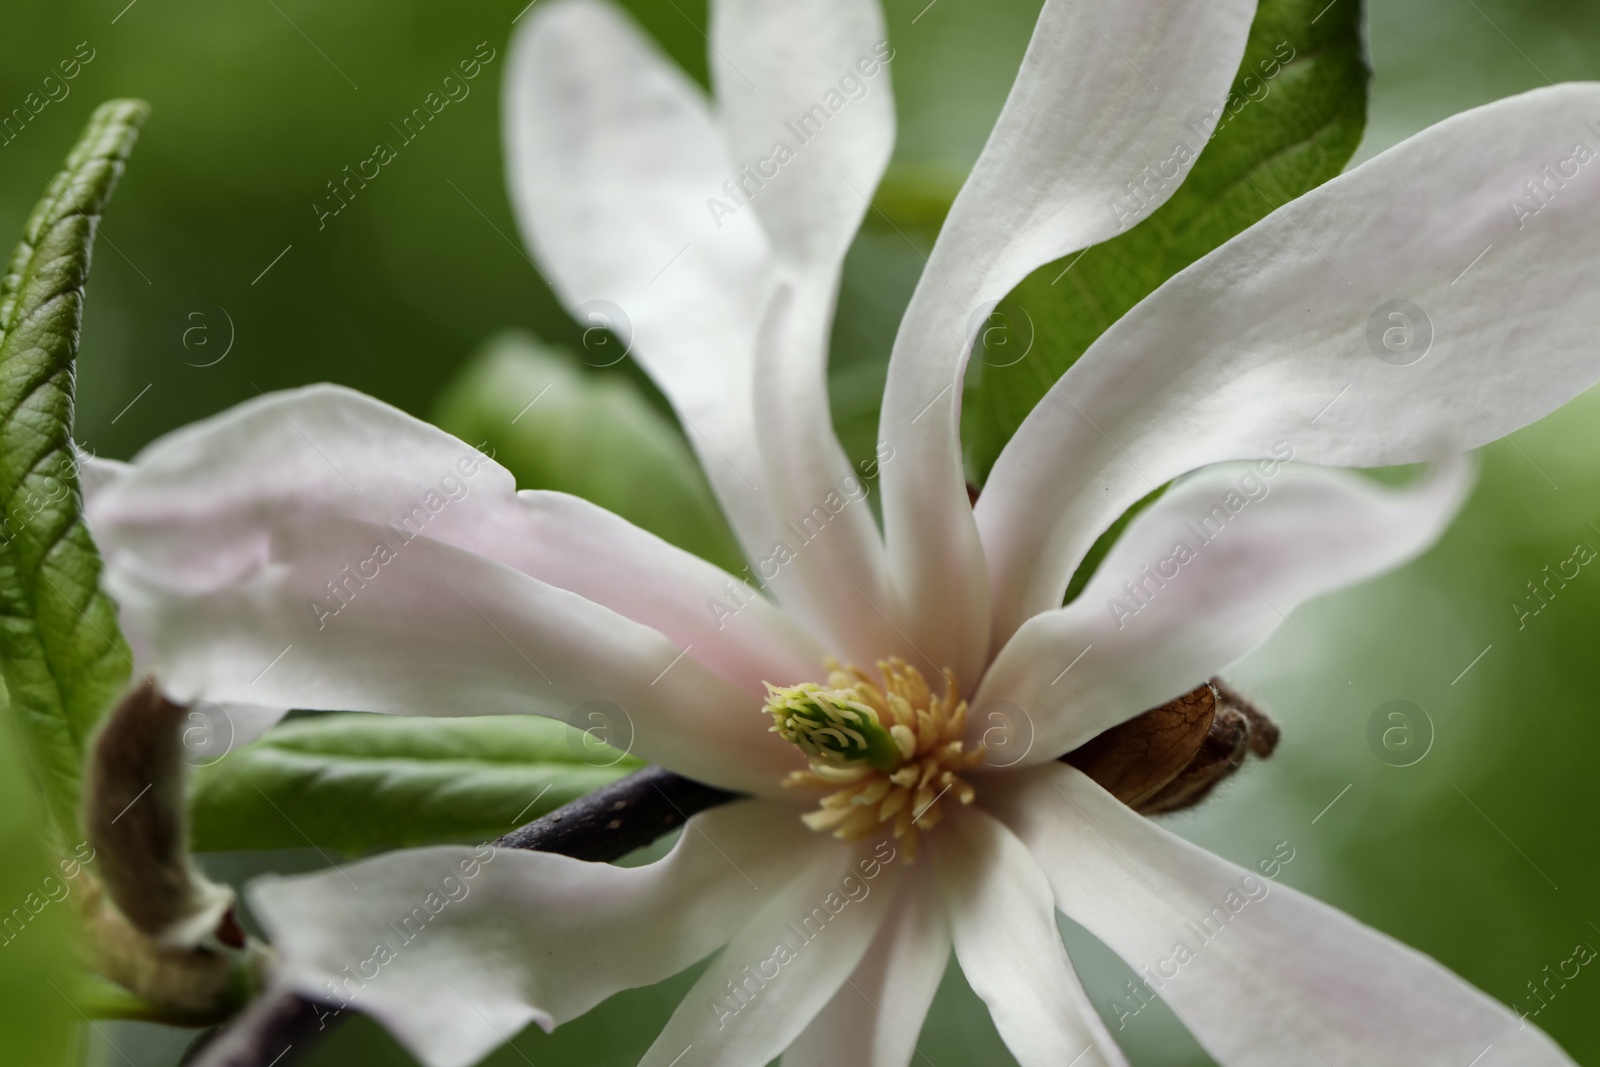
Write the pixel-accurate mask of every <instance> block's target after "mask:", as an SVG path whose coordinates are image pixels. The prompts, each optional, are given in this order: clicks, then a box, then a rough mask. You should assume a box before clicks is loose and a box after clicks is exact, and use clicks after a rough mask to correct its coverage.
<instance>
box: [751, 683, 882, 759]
mask: <svg viewBox="0 0 1600 1067" xmlns="http://www.w3.org/2000/svg"><path fill="white" fill-rule="evenodd" d="M766 710H767V711H770V712H771V713H772V721H773V729H774V730H775V731H777V733H778V736H780V737H782V738H783V739H784V740H785V741H788V742H790V743H791V744H793V745H795V746H797V747H798V748H799V749H800V751H802V752H804V753H805V754H806V755H807V756H808V757H810V758H811V759H812V760H813V761H815V762H818V763H827V764H832V765H833V766H836V767H845V766H849V765H851V764H854V763H866V764H867V765H869V766H871V767H874V768H876V769H877V770H880V771H883V772H884V773H886V774H887V773H890V772H892V771H894V770H895V769H896V768H898V767H899V766H900V764H901V763H902V762H904V760H903V758H902V757H901V754H900V746H899V745H898V744H896V743H895V739H894V737H893V736H892V735H891V734H890V733H889V730H888V729H887V728H886V727H885V726H884V725H883V724H882V723H881V722H879V721H878V713H877V712H875V711H873V710H872V709H871V708H869V707H867V706H866V705H865V704H863V703H861V702H860V701H857V700H852V699H851V698H850V694H849V693H848V691H841V690H837V689H824V688H822V687H821V686H819V685H816V684H814V683H812V682H803V683H801V684H800V685H795V686H790V687H788V688H787V689H779V688H777V687H776V686H773V685H770V684H769V685H768V686H767V704H766Z"/></svg>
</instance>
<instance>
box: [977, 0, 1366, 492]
mask: <svg viewBox="0 0 1600 1067" xmlns="http://www.w3.org/2000/svg"><path fill="white" fill-rule="evenodd" d="M1370 76H1371V71H1370V69H1369V68H1368V66H1367V59H1366V52H1365V44H1364V42H1363V39H1362V6H1361V5H1360V4H1359V3H1357V2H1354V0H1345V2H1343V3H1336V4H1329V3H1328V2H1327V0H1262V2H1261V5H1260V7H1259V8H1258V9H1257V12H1256V18H1255V22H1254V24H1253V25H1252V26H1251V29H1250V39H1249V43H1248V44H1247V45H1246V48H1245V54H1244V60H1243V62H1242V63H1241V64H1240V67H1239V74H1238V76H1237V78H1236V79H1235V80H1234V84H1233V92H1232V95H1230V96H1229V98H1228V102H1227V104H1226V105H1224V108H1223V110H1222V114H1221V116H1220V117H1219V118H1217V119H1216V120H1215V121H1216V132H1215V134H1214V136H1212V137H1211V139H1210V141H1209V142H1205V143H1204V150H1203V151H1202V152H1201V153H1200V157H1199V159H1198V160H1197V161H1196V162H1195V163H1194V164H1193V166H1192V168H1191V170H1190V172H1189V176H1188V178H1187V179H1186V180H1184V182H1183V184H1182V186H1180V187H1179V188H1178V191H1177V192H1176V193H1174V194H1173V196H1172V198H1171V199H1170V200H1168V201H1167V202H1166V203H1165V204H1163V205H1161V207H1159V208H1158V209H1156V210H1155V211H1154V212H1152V213H1150V214H1149V215H1148V217H1144V218H1142V219H1140V221H1137V222H1134V221H1133V220H1134V219H1135V218H1139V215H1140V212H1139V209H1138V202H1137V201H1136V200H1134V199H1132V198H1130V197H1129V196H1126V195H1124V196H1122V197H1120V198H1119V199H1120V201H1121V203H1122V204H1123V208H1122V209H1118V208H1114V207H1113V206H1112V200H1111V198H1109V197H1108V203H1107V210H1108V211H1112V212H1113V213H1116V214H1118V215H1119V217H1122V218H1125V219H1127V220H1128V221H1129V223H1130V225H1131V228H1130V229H1128V230H1127V231H1126V232H1124V233H1122V234H1120V235H1119V236H1117V237H1115V238H1113V239H1111V240H1109V241H1106V242H1105V243H1103V244H1100V245H1096V246H1094V247H1092V248H1090V249H1088V250H1087V251H1085V252H1084V253H1082V255H1081V256H1076V255H1074V256H1069V257H1066V258H1064V259H1062V260H1058V261H1057V262H1054V263H1049V264H1046V265H1045V266H1043V267H1041V268H1039V269H1038V270H1037V271H1035V272H1034V273H1033V274H1031V275H1029V276H1028V277H1027V278H1026V279H1024V280H1023V282H1022V284H1020V285H1018V286H1017V287H1016V289H1014V290H1013V291H1012V292H1011V293H1010V295H1008V296H1007V297H1006V299H1005V300H1003V301H1001V303H1000V305H999V307H998V308H997V309H996V312H995V315H994V316H993V317H992V318H991V319H990V325H989V328H988V330H986V331H985V332H986V335H987V336H986V337H985V339H984V341H983V342H980V344H979V345H978V346H976V347H975V348H974V351H973V357H972V363H971V367H970V369H969V370H968V372H967V383H966V392H965V399H964V401H963V408H962V417H961V423H962V439H963V444H964V448H965V452H966V462H967V472H968V477H969V478H971V479H972V480H973V481H974V482H976V483H978V484H982V482H983V479H985V478H986V477H988V474H989V468H990V467H991V466H993V465H994V461H995V458H996V457H997V456H999V454H1000V450H1001V449H1002V448H1004V447H1005V444H1006V442H1007V441H1009V440H1010V439H1011V435H1012V434H1013V433H1015V432H1016V429H1017V427H1018V426H1020V425H1021V424H1022V420H1023V419H1024V418H1026V417H1027V415H1028V413H1029V412H1030V411H1032V410H1033V407H1034V405H1035V404H1037V403H1038V402H1039V400H1040V398H1041V397H1043V396H1044V394H1045V392H1046V391H1048V390H1049V388H1050V387H1051V386H1052V385H1054V384H1055V381H1056V379H1057V378H1059V377H1061V375H1062V374H1064V373H1065V372H1066V370H1067V368H1069V367H1071V366H1072V364H1073V363H1074V362H1076V361H1077V359H1078V357H1079V356H1081V355H1082V354H1083V352H1084V350H1085V349H1087V348H1088V347H1089V345H1090V344H1091V343H1092V342H1093V341H1094V340H1095V339H1096V338H1097V337H1099V336H1100V334H1101V333H1102V332H1104V330H1105V329H1106V328H1107V327H1108V326H1110V325H1111V324H1112V323H1113V322H1115V321H1116V320H1117V319H1118V318H1120V317H1122V315H1123V314H1125V313H1126V312H1127V311H1128V310H1129V309H1130V308H1132V307H1133V306H1134V305H1135V304H1137V303H1138V302H1139V301H1140V300H1142V299H1144V297H1145V296H1147V295H1148V294H1149V293H1151V292H1152V291H1153V290H1154V289H1155V288H1156V287H1157V286H1159V285H1160V284H1161V283H1162V282H1164V281H1166V280H1167V279H1168V278H1170V277H1172V275H1174V274H1176V273H1177V272H1178V271H1180V270H1182V269H1183V268H1184V267H1186V266H1188V265H1189V264H1190V263H1193V262H1194V261H1195V260H1197V259H1199V258H1200V257H1201V256H1203V255H1205V254H1206V253H1207V252H1210V251H1211V250H1212V249H1214V248H1216V247H1217V246H1218V245H1220V244H1222V243H1223V242H1224V241H1226V240H1228V238H1230V237H1232V236H1234V235H1235V234H1237V233H1239V232H1240V231H1242V230H1244V229H1245V228H1247V227H1249V226H1250V225H1252V224H1253V223H1255V222H1257V221H1258V220H1260V219H1261V218H1263V217H1264V216H1266V215H1267V214H1268V213H1269V212H1271V211H1273V210H1275V209H1276V208H1279V207H1281V206H1282V205H1283V204H1285V203H1287V202H1288V201H1290V200H1292V199H1294V198H1295V197H1297V196H1300V195H1301V194H1302V193H1305V192H1307V191H1309V190H1311V189H1314V188H1316V187H1317V186H1318V185H1321V184H1322V183H1323V182H1325V181H1327V180H1328V179H1329V178H1332V177H1334V176H1335V175H1337V174H1338V173H1339V172H1340V170H1342V169H1343V168H1344V165H1345V164H1346V163H1347V162H1348V161H1349V159H1350V156H1351V155H1352V154H1353V153H1354V152H1355V150H1356V146H1357V145H1358V144H1359V142H1360V140H1361V133H1362V130H1363V129H1364V127H1365V126H1366V116H1367V86H1368V81H1369V79H1370ZM1208 118H1209V117H1208V116H1206V115H1205V114H1204V113H1203V112H1202V111H1197V113H1196V114H1195V115H1194V116H1192V120H1193V126H1192V127H1191V130H1194V129H1195V128H1197V129H1198V132H1191V133H1190V134H1187V135H1186V141H1187V148H1188V149H1189V150H1193V149H1195V148H1198V147H1200V146H1201V144H1202V142H1204V136H1203V135H1204V134H1205V132H1206V131H1207V130H1208V129H1209V128H1210V127H1211V125H1212V124H1211V122H1210V121H1208ZM1175 147H1176V146H1175ZM1176 155H1177V154H1176V153H1175V154H1174V158H1176ZM1191 158H1192V157H1191ZM1149 162H1150V169H1151V171H1152V173H1154V174H1156V178H1155V179H1153V180H1152V182H1151V187H1152V188H1153V187H1154V181H1158V180H1159V172H1158V171H1157V169H1156V168H1157V167H1158V165H1159V164H1160V163H1162V161H1161V160H1154V159H1152V160H1150V161H1149ZM1180 162H1181V160H1180ZM1168 169H1169V170H1170V169H1172V168H1171V167H1169V168H1168ZM1128 178H1129V179H1130V181H1133V182H1138V181H1140V180H1141V179H1142V178H1143V176H1142V175H1138V174H1130V175H1128ZM1030 342H1031V348H1030V347H1029V346H1030ZM1018 348H1022V349H1024V350H1026V351H1027V355H1026V356H1019V355H1018V354H1017V349H1018Z"/></svg>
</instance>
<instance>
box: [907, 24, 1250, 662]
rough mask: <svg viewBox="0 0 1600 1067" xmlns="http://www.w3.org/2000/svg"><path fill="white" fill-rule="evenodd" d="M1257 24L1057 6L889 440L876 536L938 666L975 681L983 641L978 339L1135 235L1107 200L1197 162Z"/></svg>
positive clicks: (965, 224)
mask: <svg viewBox="0 0 1600 1067" xmlns="http://www.w3.org/2000/svg"><path fill="white" fill-rule="evenodd" d="M1254 14H1255V4H1254V3H1251V2H1249V0H1221V2H1217V3H1193V2H1191V3H1184V4H1176V5H1175V4H1171V3H1158V2H1156V0H1048V2H1047V3H1046V4H1045V6H1044V10H1043V11H1042V12H1041V14H1040V16H1039V23H1038V26H1037V28H1036V29H1035V30H1034V35H1033V40H1032V42H1031V43H1030V44H1029V46H1028V51H1027V54H1026V56H1025V57H1024V58H1023V61H1022V69H1021V70H1020V71H1019V72H1018V75H1017V81H1016V84H1015V85H1014V86H1013V87H1012V90H1011V95H1010V97H1009V98H1008V99H1007V100H1006V105H1005V108H1004V109H1003V110H1002V111H1001V113H1000V118H999V120H998V121H997V122H996V124H995V128H994V132H993V133H992V134H991V135H990V138H989V143H988V144H987V145H986V146H985V148H984V150H983V154H982V155H981V156H980V157H979V159H978V162H977V164H976V165H975V166H974V167H973V170H972V175H971V177H969V178H968V179H967V182H966V185H965V186H964V187H963V188H962V190H961V193H960V195H959V196H957V197H956V202H955V204H954V206H952V208H951V209H950V215H949V217H948V218H947V219H946V220H945V223H944V228H943V230H942V231H941V232H940V234H939V240H938V243H937V244H936V245H935V247H934V251H933V255H932V257H931V259H930V262H929V264H928V269H927V270H926V271H925V272H924V274H923V276H922V280H921V282H920V283H919V284H918V286H917V290H916V293H915V294H914V295H913V296H912V298H911V305H910V307H909V308H908V309H907V310H906V316H905V320H904V321H903V322H902V324H901V327H900V333H899V336H898V337H896V339H895V346H894V352H893V355H892V356H891V358H890V362H889V378H888V384H887V386H886V388H885V392H884V397H883V417H882V421H881V428H880V430H879V433H880V435H882V436H883V437H884V438H886V439H887V440H888V441H889V443H890V444H891V445H892V446H893V448H894V451H895V456H896V458H895V460H894V462H893V463H888V464H885V466H884V471H883V493H884V523H885V527H886V531H887V534H888V539H889V546H890V553H891V557H892V559H893V562H894V566H895V569H896V571H895V573H896V578H897V580H898V581H899V582H900V586H901V592H902V594H903V595H904V596H906V597H907V598H908V601H909V608H910V612H911V614H912V615H913V616H914V617H919V618H926V619H934V618H944V619H948V622H947V623H946V624H945V626H944V627H942V628H940V629H938V630H935V631H934V632H930V633H925V634H923V635H921V639H922V640H924V641H926V643H927V644H928V645H932V646H934V647H931V648H928V649H927V651H928V653H929V654H930V655H933V656H934V657H935V658H939V657H941V656H945V657H950V658H948V659H946V660H945V661H944V662H947V663H949V664H950V665H951V666H954V667H956V668H957V670H958V671H965V672H969V673H968V674H967V676H970V672H971V671H972V670H973V669H975V667H976V662H977V661H976V660H975V659H974V656H981V651H975V650H974V648H973V647H972V646H973V645H974V643H975V644H976V649H977V650H981V649H982V648H984V647H986V645H987V641H986V631H987V625H986V624H982V623H979V622H976V621H974V616H975V613H976V612H977V611H979V610H980V609H981V610H982V611H984V612H987V610H988V600H987V596H986V593H985V586H984V584H983V573H984V572H983V565H982V561H981V549H980V548H979V547H978V545H977V535H976V533H975V531H974V530H973V527H972V519H971V516H970V511H969V509H968V506H967V497H966V483H965V479H964V477H963V474H962V468H961V448H960V440H959V432H960V425H959V424H960V417H959V411H960V397H961V380H962V375H963V374H964V373H965V369H966V360H967V353H968V347H969V345H970V343H971V340H972V336H973V333H974V330H975V328H976V326H977V325H978V324H979V323H980V322H982V321H983V319H984V316H985V314H986V311H987V309H988V305H989V304H990V302H991V301H997V300H999V299H1000V298H1001V297H1003V296H1005V294H1006V293H1007V292H1009V291H1010V290H1011V288H1012V287H1013V286H1015V285H1016V284H1017V283H1018V282H1020V281H1021V280H1022V279H1023V278H1024V277H1026V276H1027V275H1028V273H1029V272H1030V271H1032V270H1033V269H1034V268H1036V267H1038V266H1039V265H1041V264H1043V263H1046V262H1048V261H1050V260H1052V259H1056V258H1058V257H1060V256H1063V255H1066V254H1067V253H1068V252H1071V251H1073V250H1075V249H1079V248H1085V247H1087V246H1089V245H1091V244H1094V243H1095V242H1097V241H1102V240H1105V239H1106V238H1108V237H1111V236H1113V235H1114V234H1115V233H1116V232H1117V231H1118V229H1119V228H1120V226H1121V225H1125V223H1119V220H1118V218H1117V214H1116V212H1114V211H1113V210H1112V209H1111V207H1110V205H1111V203H1112V201H1113V200H1114V198H1116V197H1117V196H1118V195H1119V194H1122V193H1124V190H1123V188H1122V187H1123V185H1124V184H1125V183H1127V182H1130V181H1134V180H1136V179H1137V178H1138V177H1139V174H1140V171H1141V170H1142V169H1143V168H1144V167H1146V166H1148V165H1150V164H1151V163H1153V162H1155V161H1158V160H1162V159H1166V158H1167V157H1168V156H1170V155H1171V153H1172V147H1173V144H1174V143H1175V142H1176V141H1179V140H1185V141H1187V142H1188V143H1190V144H1191V146H1192V147H1193V148H1194V149H1195V150H1196V151H1198V149H1199V147H1200V145H1198V144H1194V141H1195V137H1194V135H1193V133H1192V132H1190V131H1188V130H1187V129H1186V128H1185V123H1186V122H1187V121H1188V120H1190V119H1193V118H1194V117H1195V116H1196V115H1200V114H1205V113H1206V112H1208V111H1209V110H1210V109H1211V108H1212V107H1214V106H1215V105H1217V104H1219V103H1220V102H1221V101H1222V100H1223V98H1224V97H1225V96H1226V95H1227V92H1228V87H1229V86H1230V85H1231V84H1232V81H1233V76H1234V72H1235V71H1236V70H1237V68H1238V65H1239V59H1240V56H1241V55H1242V54H1243V52H1244V43H1245V38H1246V36H1247V35H1248V33H1249V29H1250V21H1251V19H1252V17H1253V16H1254ZM1176 187H1177V185H1176V182H1174V183H1172V184H1171V185H1170V187H1168V188H1165V189H1163V190H1161V192H1160V193H1158V194H1156V195H1157V197H1158V199H1164V198H1165V196H1167V195H1170V194H1171V192H1172V191H1173V190H1174V189H1176ZM975 639H976V641H975ZM958 649H959V650H960V652H959V654H960V655H961V657H962V658H959V659H958V658H956V656H957V655H958V652H957V650H958Z"/></svg>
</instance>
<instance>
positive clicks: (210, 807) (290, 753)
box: [189, 711, 643, 853]
mask: <svg viewBox="0 0 1600 1067" xmlns="http://www.w3.org/2000/svg"><path fill="white" fill-rule="evenodd" d="M593 718H594V721H595V729H594V730H592V731H590V732H588V733H585V732H583V731H580V730H576V729H574V728H572V727H570V726H568V725H566V724H565V723H561V722H556V721H555V720H553V719H543V718H539V717H537V716H532V715H527V716H520V715H517V716H490V717H482V718H450V719H445V718H440V719H401V718H393V717H390V716H387V715H362V714H345V713H341V714H333V715H317V716H312V717H308V718H302V719H294V720H291V721H289V722H286V723H283V724H282V725H280V726H278V727H276V728H274V729H272V730H270V731H268V733H267V734H266V736H264V737H262V738H261V739H260V740H258V741H256V742H255V743H253V744H250V745H247V746H245V747H243V748H241V749H238V750H237V751H234V752H231V753H229V754H228V755H227V756H225V757H223V758H222V759H221V760H219V761H218V762H217V763H215V764H213V765H211V766H209V767H204V768H202V769H200V770H199V771H198V772H197V773H196V774H195V775H194V777H193V779H192V781H191V794H190V805H189V806H190V813H191V815H192V818H193V825H192V828H191V835H192V847H193V848H194V849H195V851H197V852H203V851H209V850H218V849H268V848H304V847H305V846H306V845H307V844H308V843H310V844H314V845H316V846H318V847H326V848H333V849H338V850H340V851H342V852H346V853H359V852H366V851H369V850H372V849H378V848H399V847H403V846H413V845H425V844H432V843H436V842H440V841H456V840H464V839H479V840H482V839H486V838H492V837H498V836H499V835H501V834H503V833H505V832H506V831H508V830H511V829H513V828H515V827H517V826H520V825H521V824H523V823H525V822H528V821H530V820H532V819H536V818H538V817H539V816H541V815H544V814H546V813H547V812H550V811H553V810H554V809H556V808H558V807H560V806H561V805H562V804H565V803H567V802H568V801H571V800H576V799H577V798H578V797H580V796H583V795H585V794H587V793H590V792H593V791H594V790H595V789H598V788H599V787H600V786H603V785H606V784H608V783H610V782H613V781H615V780H616V779H618V778H621V777H622V776H624V775H626V774H631V773H632V772H634V771H636V770H638V769H639V768H640V767H641V766H643V764H642V763H641V762H640V761H639V760H638V759H637V758H635V757H633V756H629V755H626V754H625V753H623V752H622V751H620V750H618V749H615V748H612V747H610V746H607V745H605V744H603V743H601V740H602V739H604V738H605V737H610V736H615V735H614V734H613V733H612V731H613V730H623V731H625V730H626V725H625V724H622V723H617V722H613V721H611V720H610V719H609V718H608V717H607V716H606V714H605V712H604V711H598V712H597V713H596V715H595V716H594V717H593ZM617 739H618V740H619V741H620V740H622V738H621V737H618V738H617Z"/></svg>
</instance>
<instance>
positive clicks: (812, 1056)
mask: <svg viewBox="0 0 1600 1067" xmlns="http://www.w3.org/2000/svg"><path fill="white" fill-rule="evenodd" d="M906 880H907V881H908V882H910V883H912V884H909V885H907V886H906V887H905V888H904V890H903V891H902V892H901V899H900V900H899V901H897V902H896V904H895V910H894V914H892V915H891V916H890V917H889V918H888V919H887V920H886V921H885V922H884V924H883V927H882V928H881V929H880V930H879V931H878V936H877V939H876V940H874V941H873V943H872V947H871V948H869V949H868V950H867V954H866V956H865V957H863V959H862V960H861V963H860V964H859V965H857V967H856V969H855V973H854V974H852V975H851V976H850V978H849V980H848V981H846V982H845V984H844V985H843V986H841V987H840V989H839V991H838V992H837V993H835V994H834V995H833V999H832V1000H830V1001H829V1002H828V1004H827V1006H826V1007H824V1008H823V1009H822V1011H821V1013H819V1014H818V1015H817V1017H816V1018H815V1019H813V1020H812V1021H811V1025H810V1026H807V1027H806V1028H805V1031H804V1032H803V1033H802V1034H801V1035H800V1036H799V1037H798V1038H796V1039H795V1042H794V1044H792V1045H790V1046H789V1048H788V1050H787V1051H785V1052H784V1054H783V1067H837V1065H839V1064H844V1063H848V1064H860V1065H861V1067H907V1065H908V1064H910V1063H911V1059H912V1057H913V1055H915V1054H916V1051H917V1035H918V1034H919V1033H920V1032H921V1030H922V1021H923V1019H924V1018H925V1017H926V1016H927V1014H928V1006H929V1005H930V1004H932V1003H933V995H934V993H935V992H937V991H938V988H939V980H940V978H942V977H943V975H944V969H945V964H946V963H947V962H948V961H949V958H950V926H949V923H947V922H946V921H945V917H944V903H943V901H942V900H940V899H939V893H938V889H937V887H936V886H935V885H934V884H933V882H932V880H931V879H927V878H920V879H918V878H908V879H906Z"/></svg>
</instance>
